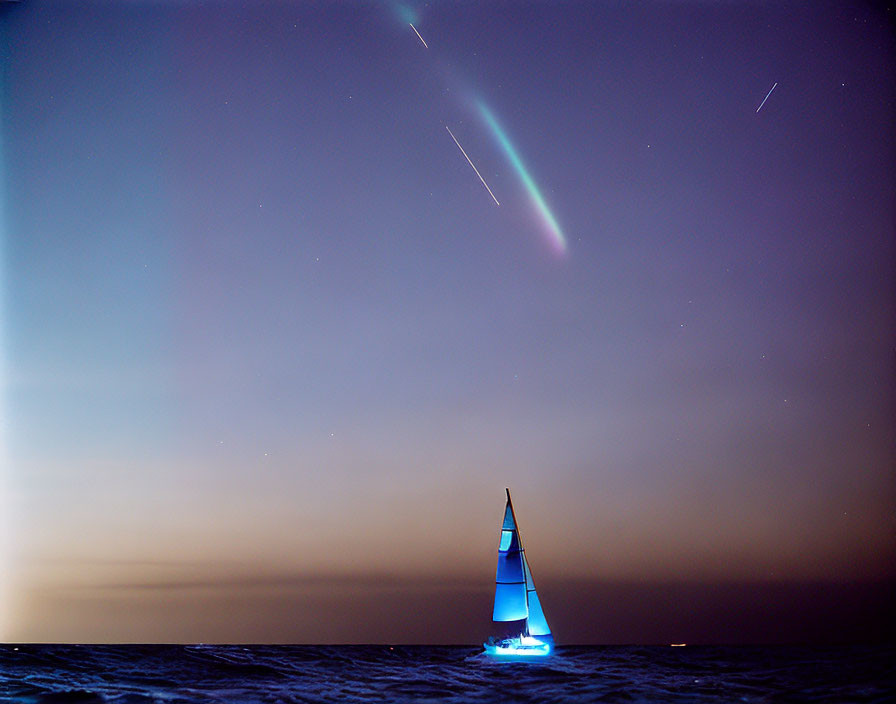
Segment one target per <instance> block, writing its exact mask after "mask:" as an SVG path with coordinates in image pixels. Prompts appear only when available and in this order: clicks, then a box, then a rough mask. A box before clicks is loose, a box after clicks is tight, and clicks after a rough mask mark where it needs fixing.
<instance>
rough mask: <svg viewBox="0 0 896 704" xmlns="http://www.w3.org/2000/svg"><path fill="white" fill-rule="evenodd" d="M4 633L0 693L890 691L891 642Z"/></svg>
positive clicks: (761, 694) (88, 698)
mask: <svg viewBox="0 0 896 704" xmlns="http://www.w3.org/2000/svg"><path fill="white" fill-rule="evenodd" d="M478 653H479V648H470V647H456V646H452V647H432V646H394V647H389V646H259V645H252V646H238V645H228V646H220V645H194V646H181V645H18V646H14V645H0V701H3V702H13V701H14V702H120V703H122V704H123V703H125V702H135V703H137V702H164V703H166V704H168V703H171V704H174V703H180V702H445V703H449V702H564V701H566V702H573V701H575V702H836V703H837V704H845V703H847V702H890V701H894V699H896V689H894V688H896V677H894V668H893V663H894V662H896V648H894V647H889V646H883V647H882V646H874V647H791V646H771V647H715V646H712V647H711V646H702V647H699V646H698V647H690V646H689V647H685V648H670V647H659V646H658V647H634V646H629V647H621V646H619V647H609V646H608V647H587V648H585V647H570V648H558V649H557V653H556V654H555V655H552V656H550V657H548V658H546V659H545V660H544V661H542V662H538V663H519V662H515V663H508V662H495V661H492V660H490V659H488V658H486V657H483V656H480V655H479V654H478Z"/></svg>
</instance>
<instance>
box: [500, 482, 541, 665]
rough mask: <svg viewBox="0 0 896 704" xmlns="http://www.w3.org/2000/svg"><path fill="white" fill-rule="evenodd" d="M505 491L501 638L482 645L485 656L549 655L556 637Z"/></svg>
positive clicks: (501, 543)
mask: <svg viewBox="0 0 896 704" xmlns="http://www.w3.org/2000/svg"><path fill="white" fill-rule="evenodd" d="M505 491H506V492H507V505H506V506H505V507H504V520H503V521H502V522H501V541H500V543H499V544H498V571H497V574H496V576H495V606H494V609H493V611H492V621H493V622H494V624H495V630H496V631H498V632H499V633H501V635H500V636H498V637H495V636H492V637H491V638H489V639H488V641H487V642H486V643H484V644H483V645H484V646H485V653H486V654H487V655H495V656H508V657H520V656H524V657H525V656H533V655H535V656H540V655H548V654H550V652H551V649H552V648H553V647H554V638H553V636H552V635H551V629H550V628H549V627H548V622H547V619H546V618H545V617H544V611H543V610H542V608H541V602H540V601H539V600H538V592H536V591H535V582H534V581H533V579H532V571H531V570H530V569H529V562H528V561H527V560H526V551H525V550H524V549H523V543H522V540H521V539H520V530H519V524H518V523H517V522H516V516H515V515H514V513H513V503H512V502H511V500H510V489H505Z"/></svg>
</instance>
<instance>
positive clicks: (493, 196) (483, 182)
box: [445, 125, 501, 205]
mask: <svg viewBox="0 0 896 704" xmlns="http://www.w3.org/2000/svg"><path fill="white" fill-rule="evenodd" d="M445 129H446V130H448V134H450V135H451V139H453V140H454V143H455V144H456V145H457V148H458V149H460V153H461V154H463V155H464V158H465V159H466V160H467V163H468V164H469V165H470V166H472V167H473V171H475V172H476V175H477V176H478V177H479V180H480V181H482V185H483V186H485V190H487V191H488V194H489V195H490V196H491V197H492V200H493V201H495V205H501V204H500V203H499V202H498V199H497V198H495V194H494V193H492V189H491V188H489V187H488V184H487V183H486V182H485V179H484V178H482V174H481V173H479V169H477V168H476V165H475V164H474V163H473V162H472V161H471V160H470V157H468V156H467V153H466V152H465V151H464V148H463V147H462V146H460V142H458V141H457V137H455V136H454V132H452V131H451V129H450V128H449V127H448V125H445Z"/></svg>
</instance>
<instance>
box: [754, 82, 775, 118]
mask: <svg viewBox="0 0 896 704" xmlns="http://www.w3.org/2000/svg"><path fill="white" fill-rule="evenodd" d="M777 87H778V82H777V81H775V85H773V86H772V90H774V89H775V88H777ZM772 90H770V91H769V92H768V95H766V96H765V97H764V98H763V99H762V102H761V103H759V107H758V108H756V112H759V111H760V110H762V106H763V105H765V101H766V100H768V96H769V95H771V94H772Z"/></svg>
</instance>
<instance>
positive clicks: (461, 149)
mask: <svg viewBox="0 0 896 704" xmlns="http://www.w3.org/2000/svg"><path fill="white" fill-rule="evenodd" d="M412 26H413V25H412ZM445 129H446V130H448V134H450V135H451V139H453V140H454V143H455V144H456V145H457V148H458V149H460V153H461V154H463V155H464V158H465V159H466V160H467V163H468V164H469V165H470V166H472V167H473V171H475V172H476V175H477V176H478V177H479V180H480V181H482V185H483V186H485V190H487V191H488V194H489V195H490V196H491V197H492V200H493V201H495V205H501V204H500V203H499V202H498V199H497V198H495V194H494V193H492V189H491V188H489V187H488V184H487V183H486V182H485V179H484V178H482V174H481V173H479V169H477V168H476V165H475V164H474V163H473V162H472V161H470V157H468V156H467V153H466V152H465V151H464V148H463V147H462V146H460V142H458V141H457V137H455V136H454V132H452V131H451V129H450V128H449V127H448V125H445Z"/></svg>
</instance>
